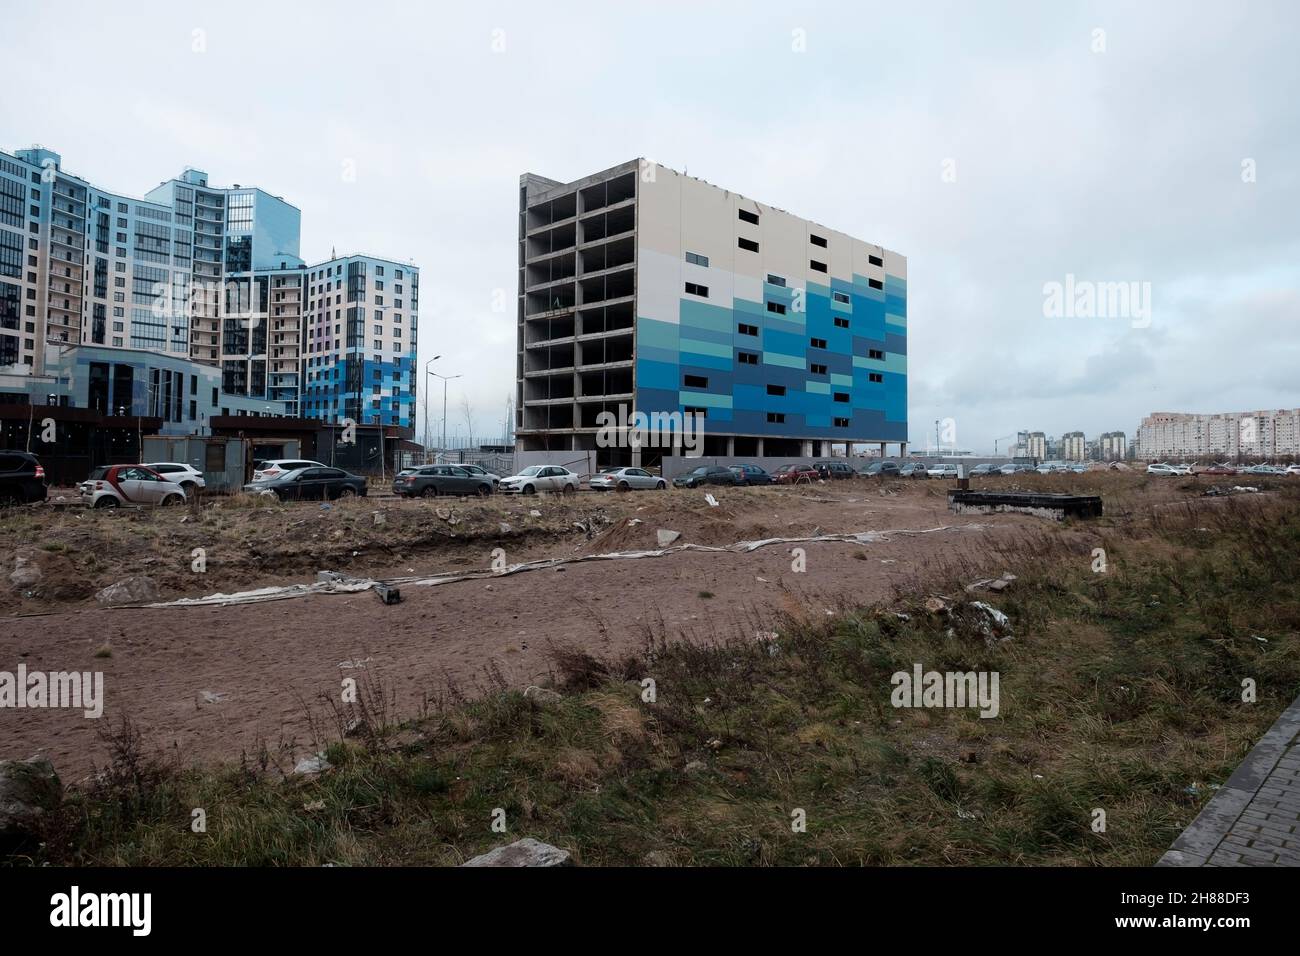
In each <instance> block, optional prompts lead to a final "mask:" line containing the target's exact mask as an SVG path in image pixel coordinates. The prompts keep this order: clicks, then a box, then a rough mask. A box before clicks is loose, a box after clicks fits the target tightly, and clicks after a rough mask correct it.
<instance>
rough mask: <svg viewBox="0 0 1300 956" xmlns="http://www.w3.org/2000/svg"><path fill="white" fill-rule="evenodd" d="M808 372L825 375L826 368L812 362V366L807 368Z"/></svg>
mask: <svg viewBox="0 0 1300 956" xmlns="http://www.w3.org/2000/svg"><path fill="white" fill-rule="evenodd" d="M808 371H810V372H812V373H813V374H814V375H825V374H826V366H825V365H818V364H817V363H816V362H813V363H812V365H810V366H808Z"/></svg>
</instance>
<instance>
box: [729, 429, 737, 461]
mask: <svg viewBox="0 0 1300 956" xmlns="http://www.w3.org/2000/svg"><path fill="white" fill-rule="evenodd" d="M735 454H736V437H735V436H734V435H728V436H727V457H728V458H731V457H732V456H734V455H735Z"/></svg>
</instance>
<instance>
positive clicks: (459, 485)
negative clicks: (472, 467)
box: [393, 465, 493, 498]
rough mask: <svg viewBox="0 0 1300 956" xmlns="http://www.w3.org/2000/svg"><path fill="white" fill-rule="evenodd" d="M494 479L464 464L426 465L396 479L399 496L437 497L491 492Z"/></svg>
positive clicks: (395, 488)
mask: <svg viewBox="0 0 1300 956" xmlns="http://www.w3.org/2000/svg"><path fill="white" fill-rule="evenodd" d="M492 491H493V487H492V482H491V479H490V478H489V477H488V476H485V475H475V474H471V473H470V472H469V471H468V470H467V469H466V468H465V467H464V466H463V465H424V466H423V467H421V468H416V469H414V470H413V471H410V472H407V473H404V474H399V475H398V476H397V477H396V478H394V479H393V494H395V495H397V496H398V497H399V498H416V497H423V498H436V497H437V496H438V495H480V496H482V495H490V494H492Z"/></svg>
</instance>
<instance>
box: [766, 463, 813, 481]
mask: <svg viewBox="0 0 1300 956" xmlns="http://www.w3.org/2000/svg"><path fill="white" fill-rule="evenodd" d="M820 477H821V476H820V475H819V474H817V469H816V468H814V467H813V466H812V465H782V466H781V467H780V468H778V469H776V471H774V472H772V480H773V481H774V482H776V483H777V484H778V485H797V484H811V483H812V482H814V481H816V480H817V479H818V478H820Z"/></svg>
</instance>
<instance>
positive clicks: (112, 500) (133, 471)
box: [77, 465, 185, 508]
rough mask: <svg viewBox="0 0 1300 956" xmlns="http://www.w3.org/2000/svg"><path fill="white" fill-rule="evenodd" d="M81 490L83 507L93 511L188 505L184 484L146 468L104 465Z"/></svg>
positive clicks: (91, 474) (142, 466)
mask: <svg viewBox="0 0 1300 956" xmlns="http://www.w3.org/2000/svg"><path fill="white" fill-rule="evenodd" d="M77 490H78V492H79V493H80V495H81V501H82V503H83V504H86V505H89V506H90V507H92V508H118V507H121V506H122V505H179V504H183V503H184V502H185V489H184V488H182V487H181V486H180V484H178V483H177V482H175V481H172V480H170V479H168V478H164V477H163V476H162V475H160V474H158V473H157V472H156V471H154V470H153V469H151V468H146V467H145V466H144V465H102V466H100V467H99V468H96V469H95V470H94V471H92V472H91V473H90V477H89V478H87V479H86V480H85V481H83V482H82V483H81V484H80V485H78V486H77Z"/></svg>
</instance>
